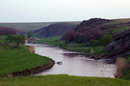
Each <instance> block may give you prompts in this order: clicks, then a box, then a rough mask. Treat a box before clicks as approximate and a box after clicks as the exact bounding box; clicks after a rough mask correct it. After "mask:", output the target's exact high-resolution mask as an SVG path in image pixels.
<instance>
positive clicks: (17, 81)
mask: <svg viewBox="0 0 130 86" xmlns="http://www.w3.org/2000/svg"><path fill="white" fill-rule="evenodd" d="M0 86H130V82H129V81H126V80H121V79H112V78H96V77H78V76H68V75H47V76H31V77H15V78H4V79H0Z"/></svg>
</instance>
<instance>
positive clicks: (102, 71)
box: [33, 44, 116, 78]
mask: <svg viewBox="0 0 130 86" xmlns="http://www.w3.org/2000/svg"><path fill="white" fill-rule="evenodd" d="M33 46H35V53H36V54H39V55H41V56H47V57H49V58H51V59H53V60H54V61H55V62H59V61H62V65H58V64H55V65H54V66H53V67H52V68H51V69H48V70H45V71H43V72H41V73H38V74H36V75H49V74H68V75H76V76H96V77H111V78H114V74H115V71H116V67H115V65H114V64H107V63H106V62H104V61H103V60H100V61H96V60H93V59H90V58H88V57H86V56H85V55H80V54H79V53H77V52H72V51H67V50H64V49H60V48H59V47H54V46H50V45H45V44H35V45H33Z"/></svg>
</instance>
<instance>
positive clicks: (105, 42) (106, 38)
mask: <svg viewBox="0 0 130 86" xmlns="http://www.w3.org/2000/svg"><path fill="white" fill-rule="evenodd" d="M112 41H113V38H112V35H104V36H103V37H102V38H101V44H102V45H108V44H109V43H111V42H112Z"/></svg>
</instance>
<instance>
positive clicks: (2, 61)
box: [0, 35, 50, 76]
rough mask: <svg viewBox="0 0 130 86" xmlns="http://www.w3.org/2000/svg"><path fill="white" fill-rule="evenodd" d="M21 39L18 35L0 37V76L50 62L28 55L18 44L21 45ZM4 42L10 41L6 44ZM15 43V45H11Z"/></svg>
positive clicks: (26, 50) (25, 48)
mask: <svg viewBox="0 0 130 86" xmlns="http://www.w3.org/2000/svg"><path fill="white" fill-rule="evenodd" d="M21 37H22V36H20V35H13V36H10V38H9V39H7V38H8V37H6V36H0V76H3V75H7V74H11V73H14V72H20V71H23V70H26V69H30V68H32V67H38V66H41V65H43V64H47V63H48V62H49V61H50V59H49V58H47V57H43V56H39V55H35V54H32V53H30V52H29V51H28V49H27V47H25V46H23V45H22V44H19V43H23V39H24V37H23V39H20V38H21ZM17 38H18V39H17ZM6 40H7V41H8V40H11V41H10V42H9V43H7V42H6ZM15 42H16V45H15V44H14V45H12V43H15ZM10 43H11V45H10ZM17 43H18V45H19V47H14V46H17ZM12 46H13V47H12Z"/></svg>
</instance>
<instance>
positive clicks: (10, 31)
mask: <svg viewBox="0 0 130 86" xmlns="http://www.w3.org/2000/svg"><path fill="white" fill-rule="evenodd" d="M17 32H18V31H17V30H16V29H14V28H6V27H0V36H1V35H11V34H12V35H13V34H16V33H17Z"/></svg>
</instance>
